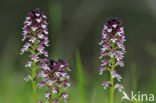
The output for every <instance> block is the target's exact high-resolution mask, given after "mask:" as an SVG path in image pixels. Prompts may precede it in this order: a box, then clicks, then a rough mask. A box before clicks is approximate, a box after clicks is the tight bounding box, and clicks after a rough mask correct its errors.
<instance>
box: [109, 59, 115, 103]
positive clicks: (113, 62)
mask: <svg viewBox="0 0 156 103" xmlns="http://www.w3.org/2000/svg"><path fill="white" fill-rule="evenodd" d="M111 62H112V66H111V72H110V82H111V87H110V103H113V101H114V78H113V74H112V71H113V70H114V68H115V58H114V57H112V58H111Z"/></svg>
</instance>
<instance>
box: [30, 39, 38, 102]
mask: <svg viewBox="0 0 156 103" xmlns="http://www.w3.org/2000/svg"><path fill="white" fill-rule="evenodd" d="M36 47H37V41H36V40H35V42H34V44H33V48H32V51H31V53H32V54H33V55H36V52H35V50H36ZM36 68H37V66H36V61H33V62H32V87H33V98H34V103H37V102H38V100H37V86H36Z"/></svg>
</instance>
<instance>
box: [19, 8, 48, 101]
mask: <svg viewBox="0 0 156 103" xmlns="http://www.w3.org/2000/svg"><path fill="white" fill-rule="evenodd" d="M46 18H47V17H46V16H45V15H44V13H43V12H40V10H39V9H35V10H33V11H30V12H29V13H28V14H27V17H26V20H25V22H24V27H23V39H22V41H24V42H25V44H24V46H23V48H22V49H21V53H20V54H23V53H24V52H28V53H29V55H30V58H31V59H30V61H28V62H27V63H26V65H25V67H27V68H29V69H30V70H31V75H30V74H27V75H26V77H25V79H24V80H26V81H28V80H31V81H32V86H33V96H34V103H37V102H38V101H37V81H36V77H37V76H36V75H37V73H36V70H37V63H38V62H39V61H41V60H42V59H41V57H48V53H47V51H46V50H45V47H47V46H48V42H49V41H48V36H47V34H48V31H47V30H48V29H47V22H46ZM39 103H42V102H41V101H39Z"/></svg>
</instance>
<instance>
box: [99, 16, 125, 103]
mask: <svg viewBox="0 0 156 103" xmlns="http://www.w3.org/2000/svg"><path fill="white" fill-rule="evenodd" d="M124 42H125V34H124V29H123V27H122V22H121V20H119V19H118V18H116V17H112V18H109V19H107V20H106V22H105V25H104V29H103V32H102V39H101V42H100V43H99V44H100V45H101V46H102V48H101V53H100V54H101V56H100V57H99V58H100V59H101V62H102V64H101V66H100V67H99V70H100V75H102V74H103V72H104V71H109V73H110V80H108V81H104V82H103V83H102V85H103V86H104V89H106V88H108V87H110V103H113V96H114V90H115V89H118V90H119V92H122V90H123V89H124V87H123V85H122V84H119V83H116V84H115V83H114V80H115V79H116V80H117V82H120V81H121V79H122V77H121V75H120V74H118V73H117V71H116V67H117V66H120V67H123V66H124V62H123V57H124V56H123V55H124V54H125V52H126V51H125V46H124Z"/></svg>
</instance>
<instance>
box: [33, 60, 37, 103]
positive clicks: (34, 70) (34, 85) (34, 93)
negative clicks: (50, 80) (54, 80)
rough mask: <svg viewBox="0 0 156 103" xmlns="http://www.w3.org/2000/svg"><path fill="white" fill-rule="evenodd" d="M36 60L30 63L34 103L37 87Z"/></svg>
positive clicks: (35, 101)
mask: <svg viewBox="0 0 156 103" xmlns="http://www.w3.org/2000/svg"><path fill="white" fill-rule="evenodd" d="M35 75H36V62H35V61H33V63H32V86H33V97H34V103H37V88H36V80H35Z"/></svg>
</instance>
